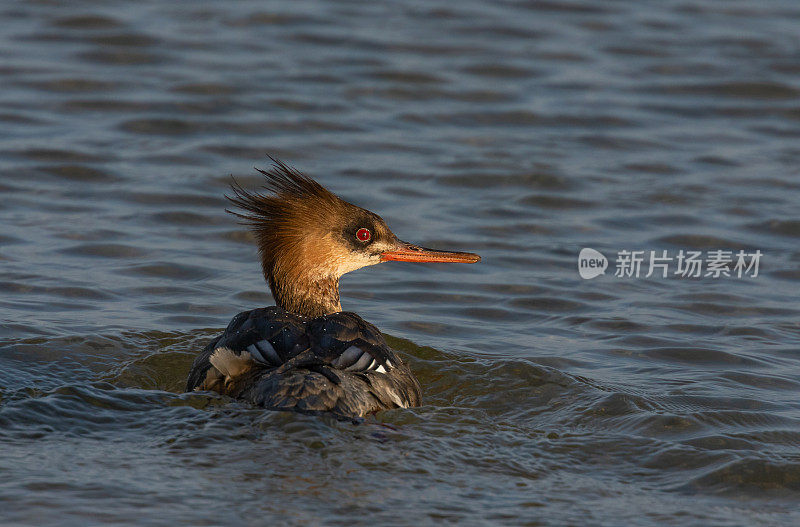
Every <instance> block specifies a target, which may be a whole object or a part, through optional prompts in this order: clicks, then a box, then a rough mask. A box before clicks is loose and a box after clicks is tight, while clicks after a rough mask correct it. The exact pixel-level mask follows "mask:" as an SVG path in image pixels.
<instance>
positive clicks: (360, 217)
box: [227, 156, 480, 317]
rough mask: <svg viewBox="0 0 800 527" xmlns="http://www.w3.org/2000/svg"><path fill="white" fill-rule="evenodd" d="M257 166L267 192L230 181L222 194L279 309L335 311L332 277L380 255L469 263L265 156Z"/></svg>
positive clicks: (465, 256)
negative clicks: (253, 244)
mask: <svg viewBox="0 0 800 527" xmlns="http://www.w3.org/2000/svg"><path fill="white" fill-rule="evenodd" d="M270 159H271V160H272V162H273V165H272V167H271V168H270V169H269V170H260V169H256V170H258V171H259V172H261V173H262V174H263V175H264V176H265V178H266V182H265V185H264V190H266V191H267V192H268V193H269V194H265V193H261V192H251V191H248V190H245V189H244V188H242V187H241V186H240V185H239V184H238V183H236V182H235V181H234V183H233V184H232V185H231V188H232V190H233V195H232V196H227V198H228V199H229V200H230V201H231V203H233V204H234V205H236V206H237V207H238V208H239V209H241V211H230V210H229V211H228V212H230V213H232V214H235V215H236V216H238V217H239V218H240V219H241V220H242V223H243V224H245V225H248V226H249V227H250V228H251V229H252V231H253V233H254V234H255V236H256V241H257V243H258V251H259V254H260V256H261V266H262V269H263V271H264V277H265V278H266V280H267V283H268V284H269V287H270V289H271V290H272V296H273V297H274V298H275V301H276V302H277V304H278V305H279V306H281V307H283V308H284V309H286V310H287V311H290V312H293V313H297V314H300V315H306V316H311V317H315V316H320V315H323V314H326V313H334V312H337V311H341V305H340V303H339V277H341V276H342V275H343V274H345V273H348V272H350V271H354V270H356V269H359V268H361V267H365V266H368V265H374V264H377V263H380V262H382V261H387V260H403V261H418V262H422V261H429V262H475V261H478V260H479V259H480V257H478V256H477V255H474V254H471V253H454V252H441V251H432V250H429V249H423V248H421V247H417V246H415V245H411V244H408V243H406V242H403V241H400V240H399V239H398V238H397V236H395V235H394V233H393V232H392V231H391V230H390V229H389V227H388V226H387V225H386V223H385V222H384V221H383V219H382V218H381V217H380V216H378V215H377V214H374V213H372V212H370V211H368V210H366V209H362V208H361V207H357V206H355V205H353V204H351V203H348V202H346V201H344V200H343V199H341V198H339V197H338V196H336V195H335V194H333V193H332V192H330V191H329V190H328V189H326V188H325V187H323V186H322V185H320V184H319V183H317V182H316V181H314V180H313V179H311V178H310V177H308V176H305V175H303V174H301V173H300V172H298V171H297V170H295V169H294V168H291V167H289V166H287V165H285V164H284V163H282V162H281V161H279V160H277V159H275V158H273V157H271V156H270Z"/></svg>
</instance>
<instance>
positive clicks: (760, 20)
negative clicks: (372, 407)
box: [0, 0, 800, 526]
mask: <svg viewBox="0 0 800 527" xmlns="http://www.w3.org/2000/svg"><path fill="white" fill-rule="evenodd" d="M0 20H1V21H2V24H0V197H1V198H2V199H0V229H1V230H0V321H1V322H2V327H1V329H0V442H1V444H2V456H0V510H2V513H0V523H3V524H8V525H49V524H61V525H88V524H99V523H113V524H131V525H178V524H192V525H222V524H228V525H232V524H243V525H262V524H266V523H272V522H279V523H280V524H304V523H308V524H318V523H330V524H347V525H351V524H373V523H375V524H394V523H397V524H433V523H459V524H465V525H472V524H476V525H477V524H489V523H497V524H508V525H522V524H525V525H609V526H613V525H622V524H628V525H630V524H638V525H681V526H684V525H705V526H708V525H791V524H796V523H797V522H798V521H800V515H798V512H797V503H798V498H800V398H798V389H799V388H800V378H799V377H798V372H799V371H800V369H799V368H800V324H799V323H798V305H797V297H798V291H800V270H798V265H797V262H798V258H800V250H798V241H800V208H799V206H798V203H799V200H800V179H798V165H799V163H800V143H799V142H798V140H799V139H800V80H799V79H798V73H800V5H798V4H797V2H795V1H792V0H784V1H779V0H775V1H766V2H752V1H747V2H745V1H730V2H714V1H689V0H684V1H658V2H656V1H637V2H634V1H604V2H590V1H583V0H571V1H563V2H562V1H556V0H553V1H543V2H477V1H463V2H443V1H424V2H422V1H420V2H402V3H400V2H391V3H378V2H362V1H349V2H313V1H302V2H261V1H258V2H256V1H249V2H248V1H228V2H210V1H195V2H191V3H183V4H178V3H172V2H155V1H149V2H136V3H133V2H114V1H112V2H99V1H97V2H93V1H82V0H76V1H73V2H69V3H67V2H55V1H37V0H26V1H19V2H17V1H12V0H8V1H5V2H2V4H0ZM266 153H270V154H272V155H274V156H277V157H279V158H281V159H283V160H284V161H286V162H288V163H289V164H292V165H294V166H296V167H297V168H299V169H300V170H302V171H304V172H306V173H308V174H310V175H313V176H315V177H317V178H318V179H319V180H320V181H321V182H322V183H324V184H325V185H327V186H329V187H330V188H331V189H333V190H334V191H335V192H337V193H339V194H340V195H342V196H344V197H345V198H346V199H348V200H350V201H353V202H355V203H357V204H359V205H361V206H365V207H367V208H370V209H372V210H374V211H376V212H378V213H379V214H381V215H382V216H383V217H384V218H385V219H386V220H387V222H388V223H389V225H390V226H391V227H392V228H393V229H394V231H395V232H396V233H397V234H398V235H399V236H400V237H402V238H404V239H408V240H412V241H415V242H418V243H420V244H424V245H428V246H435V247H442V248H453V249H462V250H471V251H475V252H479V253H480V254H481V255H482V256H483V262H481V263H480V264H477V265H473V266H447V265H428V266H425V265H418V264H406V265H403V264H387V265H382V266H378V267H376V268H370V269H365V270H362V271H359V272H356V273H353V274H351V275H348V276H346V277H345V278H344V280H343V283H342V296H343V298H342V304H343V305H344V306H345V309H348V310H353V311H356V312H359V313H360V314H362V315H363V316H364V317H365V318H366V319H367V320H370V321H371V322H373V323H375V324H376V325H377V326H378V327H380V328H381V329H382V330H383V331H384V332H386V333H387V338H388V339H389V340H390V342H391V344H393V345H394V346H395V347H396V348H398V349H399V350H400V351H401V352H403V353H404V354H405V355H406V356H407V357H408V358H409V360H410V361H411V363H412V366H413V368H414V370H415V371H416V372H417V374H418V376H419V377H420V380H421V382H422V384H423V387H424V396H425V401H426V405H425V406H423V407H421V408H418V409H412V410H402V411H391V412H385V413H383V414H380V415H378V416H376V417H375V418H371V419H368V420H367V421H366V422H365V423H364V424H362V425H353V424H350V423H340V422H336V421H333V420H331V419H326V418H314V417H308V416H300V415H294V414H285V413H272V412H265V411H261V410H258V409H254V408H251V407H249V406H247V405H244V404H241V403H237V402H235V401H230V400H226V399H224V398H220V397H213V396H210V395H205V394H182V393H181V391H182V387H183V383H184V380H185V377H186V372H187V370H188V366H189V364H190V362H191V359H192V356H193V354H194V353H195V352H196V351H197V350H198V349H199V348H200V347H202V345H203V344H204V343H205V341H206V340H207V339H208V338H209V337H210V336H212V335H214V334H215V333H216V332H218V331H219V330H220V328H222V327H224V326H225V325H226V324H227V322H228V321H229V320H230V318H231V317H232V316H233V315H234V314H236V313H237V312H239V311H242V310H245V309H251V308H254V307H257V306H260V305H269V304H271V303H272V300H271V298H270V296H269V293H268V291H267V289H266V287H265V285H264V284H263V282H262V279H261V277H260V274H259V267H258V262H257V258H256V254H255V249H254V246H253V243H252V239H251V237H250V236H249V234H247V233H246V232H245V231H244V229H243V228H242V227H240V226H238V225H236V223H235V221H234V219H233V218H231V217H230V216H228V215H226V214H225V212H224V208H225V206H226V202H225V200H224V198H223V195H224V193H225V192H226V191H227V185H228V183H229V181H230V179H229V177H230V175H231V174H233V175H235V176H236V177H237V178H238V179H239V180H240V181H241V182H242V183H243V184H244V185H245V186H248V187H254V186H256V185H258V184H259V177H258V176H257V174H256V173H255V171H254V170H253V169H252V167H253V166H254V165H257V166H261V167H264V166H266V165H267V159H266V157H265V154H266ZM582 247H592V248H595V249H598V250H600V251H602V252H604V253H606V254H607V255H609V256H613V255H614V254H615V253H616V251H619V250H622V249H628V250H631V249H642V250H659V251H660V250H668V251H670V252H672V253H673V254H674V253H676V252H677V251H678V250H680V249H684V250H700V251H709V250H716V249H727V250H734V251H735V250H739V249H746V250H748V251H750V250H755V249H758V250H761V251H762V252H763V255H764V256H763V257H762V259H761V269H760V273H759V276H758V277H755V278H753V277H749V278H742V279H737V278H719V279H712V278H701V279H681V278H678V277H674V276H673V277H670V278H655V277H651V278H647V279H645V278H639V279H635V278H629V279H622V278H615V277H614V276H613V268H610V269H609V271H608V272H607V273H606V275H605V276H601V277H598V278H596V279H594V280H582V279H581V278H580V277H579V275H578V272H577V255H578V252H579V250H580V249H581V248H582ZM612 265H613V264H612Z"/></svg>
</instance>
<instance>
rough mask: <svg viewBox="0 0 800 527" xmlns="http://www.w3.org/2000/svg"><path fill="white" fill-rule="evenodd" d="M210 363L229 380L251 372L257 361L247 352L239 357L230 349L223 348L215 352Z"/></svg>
mask: <svg viewBox="0 0 800 527" xmlns="http://www.w3.org/2000/svg"><path fill="white" fill-rule="evenodd" d="M209 362H211V365H212V366H214V367H215V368H216V369H217V370H219V372H220V373H221V374H222V375H224V376H225V378H226V380H229V379H232V378H234V377H238V376H239V375H241V374H243V373H245V372H247V371H249V370H250V368H252V367H253V363H254V362H255V361H254V360H253V357H252V356H250V354H249V353H248V352H246V351H243V352H242V353H241V355H239V354H237V353H236V352H235V351H233V350H232V349H230V348H224V347H221V348H217V349H215V350H214V353H212V354H211V358H210V359H209Z"/></svg>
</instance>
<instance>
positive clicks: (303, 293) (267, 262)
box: [187, 160, 480, 417]
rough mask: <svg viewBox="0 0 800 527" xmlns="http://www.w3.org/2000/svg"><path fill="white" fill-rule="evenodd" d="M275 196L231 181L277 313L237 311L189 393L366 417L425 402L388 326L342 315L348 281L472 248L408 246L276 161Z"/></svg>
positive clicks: (457, 257) (466, 256)
mask: <svg viewBox="0 0 800 527" xmlns="http://www.w3.org/2000/svg"><path fill="white" fill-rule="evenodd" d="M273 161H274V165H273V167H272V169H271V170H269V171H260V172H261V173H262V174H264V176H265V177H266V185H265V189H266V190H267V191H269V193H268V194H261V193H257V192H248V191H246V190H244V189H243V188H242V187H240V186H238V185H236V184H235V185H234V186H233V191H234V195H233V196H232V197H230V198H229V199H230V200H231V202H233V204H234V205H236V206H237V207H238V208H239V209H240V210H239V211H238V212H236V211H234V212H233V213H234V214H236V215H237V216H239V217H240V218H241V219H242V220H243V222H244V223H245V224H247V225H249V226H250V227H251V229H252V230H253V232H254V234H255V237H256V241H257V243H258V250H259V254H260V256H261V266H262V270H263V272H264V277H265V279H266V281H267V283H268V284H269V287H270V289H271V290H272V296H273V297H274V298H275V302H276V303H277V304H278V305H277V306H273V307H268V308H259V309H254V310H252V311H245V312H243V313H240V314H238V315H237V316H236V317H234V319H233V320H232V321H231V322H230V324H229V325H228V327H227V329H226V330H225V331H224V332H223V333H222V335H220V336H219V337H217V338H216V339H214V340H213V341H211V342H210V343H209V344H208V346H206V348H205V349H204V350H203V351H202V352H201V353H200V354H199V355H198V356H197V357H196V358H195V361H194V363H193V364H192V369H191V372H190V373H189V380H188V382H187V390H189V391H191V390H211V391H215V392H218V393H221V394H225V395H229V396H231V397H236V398H239V399H243V400H246V401H249V402H251V403H253V404H256V405H259V406H262V407H264V408H269V409H275V410H293V411H298V412H308V413H318V412H330V413H333V414H335V415H337V416H341V417H359V416H364V415H368V414H371V413H374V412H377V411H380V410H384V409H389V408H398V407H399V408H408V407H412V406H419V405H420V404H421V400H422V398H421V393H420V386H419V382H418V381H417V379H416V378H415V377H414V374H413V373H412V372H411V370H410V369H409V367H408V366H407V365H406V364H405V363H404V362H403V361H402V360H401V359H400V358H399V357H398V356H397V355H396V354H395V353H394V352H393V351H392V349H391V348H390V347H389V346H388V345H387V344H386V341H385V340H384V338H383V336H382V335H381V333H380V331H378V329H377V328H376V327H375V326H373V325H372V324H370V323H368V322H366V321H364V320H363V319H362V318H361V317H359V316H358V315H356V314H355V313H348V312H342V310H341V304H340V302H339V278H340V277H341V276H342V275H343V274H345V273H348V272H350V271H354V270H356V269H359V268H361V267H365V266H368V265H374V264H378V263H381V262H384V261H390V260H397V261H410V262H467V263H473V262H477V261H479V260H480V257H479V256H478V255H476V254H472V253H461V252H445V251H434V250H431V249H425V248H422V247H418V246H415V245H412V244H409V243H406V242H403V241H401V240H399V239H398V238H397V237H396V236H395V235H394V234H393V233H392V231H391V230H389V228H388V227H387V226H386V223H385V222H384V221H383V220H382V219H381V218H380V216H378V215H376V214H373V213H372V212H370V211H368V210H365V209H362V208H360V207H357V206H355V205H352V204H350V203H348V202H346V201H344V200H342V199H341V198H339V197H337V196H336V195H334V194H332V193H331V192H329V191H328V190H327V189H325V188H324V187H322V186H321V185H320V184H319V183H317V182H316V181H314V180H312V179H311V178H309V177H307V176H304V175H302V174H300V173H299V172H297V171H296V170H294V169H292V168H289V167H288V166H286V165H284V164H283V163H281V162H280V161H277V160H273Z"/></svg>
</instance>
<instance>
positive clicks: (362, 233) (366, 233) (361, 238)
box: [356, 229, 372, 242]
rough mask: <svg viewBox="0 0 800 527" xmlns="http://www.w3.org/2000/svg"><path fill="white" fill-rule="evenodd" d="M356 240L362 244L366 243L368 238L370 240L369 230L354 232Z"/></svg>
mask: <svg viewBox="0 0 800 527" xmlns="http://www.w3.org/2000/svg"><path fill="white" fill-rule="evenodd" d="M356 238H358V240H359V241H362V242H368V241H369V239H370V238H372V234H371V233H370V232H369V229H358V230H357V231H356Z"/></svg>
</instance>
